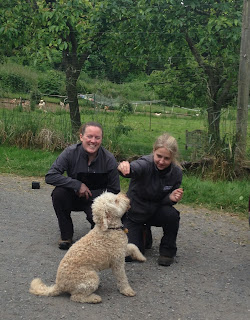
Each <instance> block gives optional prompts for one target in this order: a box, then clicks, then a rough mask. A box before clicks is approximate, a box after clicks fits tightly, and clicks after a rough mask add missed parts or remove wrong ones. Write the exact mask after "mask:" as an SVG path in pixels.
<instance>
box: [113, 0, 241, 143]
mask: <svg viewBox="0 0 250 320" xmlns="http://www.w3.org/2000/svg"><path fill="white" fill-rule="evenodd" d="M241 8H242V4H241V3H240V2H239V1H233V0H230V1H228V0H220V1H217V0H190V1H189V0H183V1H176V0H157V1H154V0H151V1H147V0H139V1H137V3H136V4H134V8H133V9H134V18H132V19H130V20H129V21H126V22H124V23H122V22H121V24H120V25H119V30H118V31H119V32H116V33H115V32H114V33H113V34H112V36H113V42H114V43H119V46H118V51H119V52H123V59H120V56H119V60H118V58H113V63H114V64H115V65H116V66H117V67H119V68H126V67H129V65H131V63H135V60H136V62H137V68H141V69H144V70H146V69H147V66H148V65H149V64H151V61H152V60H154V62H155V63H156V62H157V61H158V62H159V63H160V62H161V66H162V60H165V62H164V69H162V70H159V71H158V73H161V72H162V73H161V77H164V76H165V81H161V83H160V86H161V87H162V86H163V85H164V84H165V86H166V92H168V94H171V93H172V95H173V96H174V95H176V93H177V90H178V97H181V96H183V94H182V93H181V91H183V87H184V86H186V88H187V89H186V90H188V89H189V90H190V89H192V92H193V93H195V94H194V96H193V97H194V98H196V97H198V96H200V97H201V98H200V99H199V98H198V99H197V104H198V106H201V104H202V106H204V104H206V111H207V119H208V133H209V135H210V137H211V138H212V139H213V140H214V141H219V140H220V117H221V110H222V108H225V107H227V106H228V105H229V104H230V103H232V102H233V101H234V99H235V98H236V94H237V69H238V56H239V44H240V26H241ZM130 10H131V8H130ZM110 41H112V40H110ZM116 49H117V47H116ZM110 53H111V51H110V52H109V54H110ZM121 60H122V61H121ZM190 74H192V77H191V78H190ZM176 78H178V79H179V80H180V81H179V84H181V85H179V86H178V82H177V81H176ZM190 82H192V85H191V87H190ZM155 85H156V83H155ZM187 85H188V86H187ZM204 88H205V90H204ZM165 98H166V100H167V99H168V96H166V97H165ZM178 99H179V98H178ZM184 101H185V100H184ZM204 102H205V103H204Z"/></svg>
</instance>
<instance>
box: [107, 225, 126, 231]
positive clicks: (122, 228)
mask: <svg viewBox="0 0 250 320" xmlns="http://www.w3.org/2000/svg"><path fill="white" fill-rule="evenodd" d="M108 229H109V230H123V231H124V232H125V233H128V229H127V228H125V227H124V226H120V227H114V228H108Z"/></svg>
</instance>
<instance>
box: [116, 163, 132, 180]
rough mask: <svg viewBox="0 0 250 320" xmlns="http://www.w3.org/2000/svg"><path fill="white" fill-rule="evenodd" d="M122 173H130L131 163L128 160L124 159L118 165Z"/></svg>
mask: <svg viewBox="0 0 250 320" xmlns="http://www.w3.org/2000/svg"><path fill="white" fill-rule="evenodd" d="M117 169H118V170H119V171H121V173H122V174H123V175H124V176H126V175H127V174H129V173H130V164H129V162H128V161H122V162H120V164H119V166H118V167H117Z"/></svg>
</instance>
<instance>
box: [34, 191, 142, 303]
mask: <svg viewBox="0 0 250 320" xmlns="http://www.w3.org/2000/svg"><path fill="white" fill-rule="evenodd" d="M128 209H129V199H128V198H127V197H126V196H125V195H123V194H122V193H119V194H118V195H115V194H113V193H110V192H104V193H103V194H102V195H100V196H99V197H97V198H96V199H95V200H94V203H93V204H92V211H93V220H94V222H95V227H94V228H93V229H92V230H91V231H90V232H89V233H88V234H86V235H85V236H84V237H82V238H81V239H80V240H79V241H77V242H76V243H75V244H73V246H72V247H71V248H70V249H69V250H68V252H67V253H66V254H65V256H64V258H63V259H62V260H61V262H60V264H59V267H58V270H57V276H56V281H55V284H54V285H52V286H46V285H45V284H44V283H43V282H42V280H41V279H39V278H36V279H34V280H33V281H32V282H31V285H30V290H29V291H30V292H31V293H33V294H35V295H42V296H57V295H60V294H62V293H65V292H68V293H70V294H71V300H73V301H77V302H82V303H84V302H88V303H98V302H101V301H102V299H101V297H100V296H98V295H97V294H94V291H96V290H97V288H98V286H99V276H98V272H99V271H101V270H104V269H108V268H111V269H112V272H113V274H114V276H115V278H116V280H117V287H118V289H119V291H120V293H122V294H124V295H125V296H134V295H135V292H134V290H133V289H132V288H131V287H130V285H129V283H128V279H127V276H126V273H125V256H127V255H129V256H131V257H132V258H133V259H135V260H139V261H145V260H146V258H145V257H144V256H143V255H142V254H141V252H140V250H139V249H138V248H137V247H136V246H135V245H134V244H128V240H127V236H126V234H125V232H124V231H123V230H122V224H121V217H122V216H123V214H124V213H125V212H126V211H127V210H128Z"/></svg>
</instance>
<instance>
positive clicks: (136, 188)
mask: <svg viewBox="0 0 250 320" xmlns="http://www.w3.org/2000/svg"><path fill="white" fill-rule="evenodd" d="M121 175H122V174H121ZM122 176H123V175H122ZM125 177H126V178H131V180H130V184H129V189H128V192H127V195H128V197H129V198H130V201H131V209H130V210H129V212H128V216H129V218H130V219H131V220H133V221H135V222H146V221H147V220H148V219H149V218H150V217H152V216H153V214H154V213H155V212H156V211H157V209H158V208H159V207H162V206H165V205H170V206H172V205H174V204H175V203H176V202H173V201H171V200H170V199H169V195H170V193H171V192H172V191H173V190H175V189H178V188H179V187H180V185H181V182H182V170H181V169H180V168H179V167H178V166H176V165H175V164H173V163H171V165H170V166H169V167H168V168H166V169H164V170H158V169H157V167H156V165H155V163H154V160H153V155H147V156H143V157H141V158H139V159H138V160H135V161H132V162H131V163H130V174H129V175H126V176H125Z"/></svg>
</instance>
